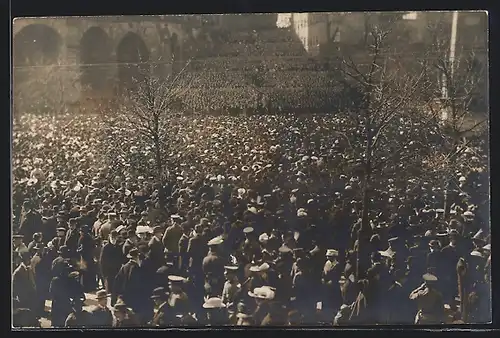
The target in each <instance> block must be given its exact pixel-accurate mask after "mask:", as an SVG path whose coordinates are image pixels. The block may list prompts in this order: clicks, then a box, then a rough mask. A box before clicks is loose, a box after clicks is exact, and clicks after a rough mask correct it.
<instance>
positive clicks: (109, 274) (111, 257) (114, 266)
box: [99, 230, 126, 306]
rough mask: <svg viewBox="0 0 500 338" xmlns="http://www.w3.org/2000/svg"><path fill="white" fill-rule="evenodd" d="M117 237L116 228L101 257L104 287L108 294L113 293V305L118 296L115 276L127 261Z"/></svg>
mask: <svg viewBox="0 0 500 338" xmlns="http://www.w3.org/2000/svg"><path fill="white" fill-rule="evenodd" d="M117 239H118V233H117V232H116V230H112V231H111V233H110V234H109V240H108V241H107V243H106V244H104V246H103V248H102V250H101V255H100V257H99V266H100V270H101V276H102V278H103V280H104V288H105V290H106V292H107V293H108V294H111V306H114V304H115V303H116V300H117V297H118V295H117V294H116V292H115V288H114V285H115V277H116V275H117V274H118V272H119V271H120V268H121V267H122V265H123V264H124V263H125V262H126V260H125V256H124V255H123V251H122V248H121V246H120V245H118V243H117Z"/></svg>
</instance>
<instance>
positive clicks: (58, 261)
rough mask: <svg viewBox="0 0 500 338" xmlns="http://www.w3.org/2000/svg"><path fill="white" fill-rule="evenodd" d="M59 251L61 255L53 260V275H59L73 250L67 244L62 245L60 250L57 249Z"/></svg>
mask: <svg viewBox="0 0 500 338" xmlns="http://www.w3.org/2000/svg"><path fill="white" fill-rule="evenodd" d="M57 253H58V254H59V256H57V257H56V258H55V259H54V260H53V261H52V265H51V270H52V275H53V276H57V275H58V274H59V272H60V271H61V269H62V268H63V267H65V266H66V265H67V264H68V262H69V259H70V258H71V252H70V250H69V248H68V247H67V246H66V245H63V246H61V247H60V248H59V250H57Z"/></svg>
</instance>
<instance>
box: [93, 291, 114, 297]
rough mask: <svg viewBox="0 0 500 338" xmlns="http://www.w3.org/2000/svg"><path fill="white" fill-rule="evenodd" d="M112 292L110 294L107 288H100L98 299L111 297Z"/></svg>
mask: <svg viewBox="0 0 500 338" xmlns="http://www.w3.org/2000/svg"><path fill="white" fill-rule="evenodd" d="M110 296H111V294H108V293H107V292H106V290H99V291H97V292H96V299H104V298H108V297H110Z"/></svg>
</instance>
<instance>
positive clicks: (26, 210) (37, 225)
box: [19, 201, 42, 239]
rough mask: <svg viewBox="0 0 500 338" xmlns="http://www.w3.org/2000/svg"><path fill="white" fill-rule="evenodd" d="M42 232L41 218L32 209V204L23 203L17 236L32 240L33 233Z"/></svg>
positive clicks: (28, 202)
mask: <svg viewBox="0 0 500 338" xmlns="http://www.w3.org/2000/svg"><path fill="white" fill-rule="evenodd" d="M41 230H42V216H41V215H40V214H39V213H38V212H37V211H36V210H34V208H33V203H32V202H30V201H25V202H24V203H23V210H22V212H21V221H20V225H19V234H20V235H23V236H24V238H26V239H28V238H32V237H33V234H34V233H35V232H39V231H41Z"/></svg>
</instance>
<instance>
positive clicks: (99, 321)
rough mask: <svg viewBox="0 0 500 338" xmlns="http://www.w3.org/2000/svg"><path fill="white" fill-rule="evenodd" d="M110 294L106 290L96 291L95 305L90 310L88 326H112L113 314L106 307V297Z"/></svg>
mask: <svg viewBox="0 0 500 338" xmlns="http://www.w3.org/2000/svg"><path fill="white" fill-rule="evenodd" d="M110 296H111V295H110V294H108V293H107V292H106V290H99V291H97V293H96V300H97V305H96V306H94V307H93V308H92V309H91V310H90V313H91V318H90V324H89V326H91V327H102V328H104V327H112V326H113V314H112V313H111V310H110V309H109V308H108V299H109V297H110Z"/></svg>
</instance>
